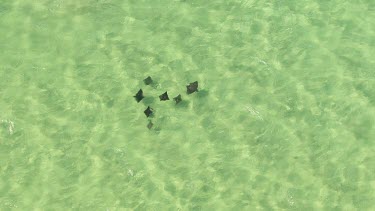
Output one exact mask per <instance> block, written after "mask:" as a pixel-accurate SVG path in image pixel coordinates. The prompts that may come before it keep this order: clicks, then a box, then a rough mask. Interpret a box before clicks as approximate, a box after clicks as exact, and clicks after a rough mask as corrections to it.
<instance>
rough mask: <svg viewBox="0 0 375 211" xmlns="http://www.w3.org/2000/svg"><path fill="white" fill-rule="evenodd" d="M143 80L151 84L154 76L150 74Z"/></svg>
mask: <svg viewBox="0 0 375 211" xmlns="http://www.w3.org/2000/svg"><path fill="white" fill-rule="evenodd" d="M143 82H145V84H146V85H150V84H151V83H152V78H151V77H150V76H148V77H147V78H146V79H144V80H143Z"/></svg>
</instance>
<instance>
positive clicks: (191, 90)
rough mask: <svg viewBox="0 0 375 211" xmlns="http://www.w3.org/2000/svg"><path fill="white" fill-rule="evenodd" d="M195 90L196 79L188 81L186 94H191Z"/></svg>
mask: <svg viewBox="0 0 375 211" xmlns="http://www.w3.org/2000/svg"><path fill="white" fill-rule="evenodd" d="M197 91H198V81H195V82H193V83H190V84H189V85H187V86H186V92H187V93H188V94H191V93H194V92H197Z"/></svg>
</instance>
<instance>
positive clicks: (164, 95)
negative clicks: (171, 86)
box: [159, 92, 169, 101]
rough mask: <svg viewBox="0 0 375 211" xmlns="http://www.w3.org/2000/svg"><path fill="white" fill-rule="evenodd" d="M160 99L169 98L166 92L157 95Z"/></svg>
mask: <svg viewBox="0 0 375 211" xmlns="http://www.w3.org/2000/svg"><path fill="white" fill-rule="evenodd" d="M159 98H160V101H165V100H169V97H168V93H167V92H164V93H163V94H162V95H160V96H159Z"/></svg>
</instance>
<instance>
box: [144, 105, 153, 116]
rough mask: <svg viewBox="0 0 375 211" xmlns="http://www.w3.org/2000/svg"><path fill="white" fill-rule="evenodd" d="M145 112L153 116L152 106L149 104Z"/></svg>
mask: <svg viewBox="0 0 375 211" xmlns="http://www.w3.org/2000/svg"><path fill="white" fill-rule="evenodd" d="M144 113H145V114H146V116H147V117H149V116H151V115H152V113H153V112H152V108H150V106H147V108H146V110H145V111H144Z"/></svg>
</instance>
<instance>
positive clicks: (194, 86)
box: [134, 76, 198, 129]
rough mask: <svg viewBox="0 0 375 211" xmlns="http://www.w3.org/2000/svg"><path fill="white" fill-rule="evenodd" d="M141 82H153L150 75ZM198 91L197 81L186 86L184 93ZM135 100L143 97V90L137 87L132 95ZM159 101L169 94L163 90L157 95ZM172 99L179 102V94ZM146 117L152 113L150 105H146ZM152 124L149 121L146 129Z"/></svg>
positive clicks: (165, 98)
mask: <svg viewBox="0 0 375 211" xmlns="http://www.w3.org/2000/svg"><path fill="white" fill-rule="evenodd" d="M143 82H144V83H145V84H146V85H150V84H152V83H153V80H152V78H151V77H150V76H148V77H147V78H146V79H144V80H143ZM197 91H198V81H195V82H192V83H190V84H189V85H187V86H186V93H187V94H192V93H194V92H197ZM134 98H135V100H136V101H137V102H138V103H139V102H141V100H142V99H143V98H144V96H143V90H142V89H139V91H138V92H137V94H136V95H134ZM159 99H160V101H166V100H169V96H168V93H167V92H164V93H163V94H161V95H160V96H159ZM173 100H174V101H175V102H176V104H178V103H180V102H181V101H182V98H181V95H180V94H179V95H177V96H176V97H174V98H173ZM144 113H145V115H146V117H150V116H152V114H153V109H152V108H151V107H150V106H147V108H146V110H145V111H144ZM152 126H153V123H152V122H151V121H150V122H149V123H148V125H147V127H148V129H151V128H152Z"/></svg>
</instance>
